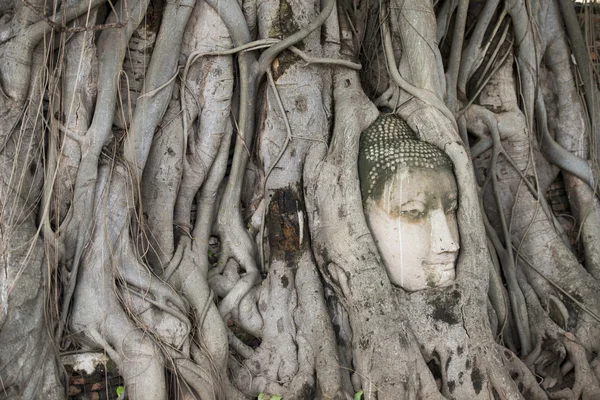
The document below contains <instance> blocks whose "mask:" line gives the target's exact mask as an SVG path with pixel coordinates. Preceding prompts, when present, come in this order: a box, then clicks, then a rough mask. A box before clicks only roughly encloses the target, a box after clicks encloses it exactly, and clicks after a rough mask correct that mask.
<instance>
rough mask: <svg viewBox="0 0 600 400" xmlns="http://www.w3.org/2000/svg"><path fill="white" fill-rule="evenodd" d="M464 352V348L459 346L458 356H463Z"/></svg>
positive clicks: (457, 349)
mask: <svg viewBox="0 0 600 400" xmlns="http://www.w3.org/2000/svg"><path fill="white" fill-rule="evenodd" d="M463 352H464V347H462V346H458V347H457V348H456V354H458V355H459V356H462V354H463Z"/></svg>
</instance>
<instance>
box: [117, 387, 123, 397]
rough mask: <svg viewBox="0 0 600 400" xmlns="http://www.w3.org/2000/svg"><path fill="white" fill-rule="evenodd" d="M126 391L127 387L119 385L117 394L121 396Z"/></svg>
mask: <svg viewBox="0 0 600 400" xmlns="http://www.w3.org/2000/svg"><path fill="white" fill-rule="evenodd" d="M123 392H125V388H124V387H123V386H117V396H120V395H122V394H123Z"/></svg>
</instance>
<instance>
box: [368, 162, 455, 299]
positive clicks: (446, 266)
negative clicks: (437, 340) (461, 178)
mask: <svg viewBox="0 0 600 400" xmlns="http://www.w3.org/2000/svg"><path fill="white" fill-rule="evenodd" d="M364 206H365V216H366V217H367V223H368V225H369V228H370V230H371V232H372V234H373V236H374V238H375V241H376V243H377V247H378V249H379V253H380V255H381V257H382V259H383V263H384V265H385V268H386V269H387V273H388V276H389V278H390V281H391V282H392V283H393V284H394V285H396V286H399V287H402V288H403V289H405V290H407V291H416V290H421V289H426V288H430V287H437V286H445V285H448V284H450V283H452V282H453V281H454V278H455V264H456V258H457V256H458V249H459V235H458V225H457V222H456V208H457V187H456V180H455V178H454V175H453V174H452V172H451V171H450V170H448V169H445V168H435V169H427V168H418V167H404V168H401V169H399V170H398V172H397V173H395V174H394V176H392V177H390V178H389V179H387V181H386V182H385V184H384V185H383V190H382V193H381V196H380V197H379V198H378V199H376V198H374V197H368V198H367V199H366V200H365V203H364Z"/></svg>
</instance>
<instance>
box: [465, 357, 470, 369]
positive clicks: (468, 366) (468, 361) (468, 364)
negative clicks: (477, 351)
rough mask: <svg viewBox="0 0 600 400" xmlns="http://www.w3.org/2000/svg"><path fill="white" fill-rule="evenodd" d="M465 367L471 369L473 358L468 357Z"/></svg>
mask: <svg viewBox="0 0 600 400" xmlns="http://www.w3.org/2000/svg"><path fill="white" fill-rule="evenodd" d="M465 368H466V369H470V368H471V360H469V359H467V361H465Z"/></svg>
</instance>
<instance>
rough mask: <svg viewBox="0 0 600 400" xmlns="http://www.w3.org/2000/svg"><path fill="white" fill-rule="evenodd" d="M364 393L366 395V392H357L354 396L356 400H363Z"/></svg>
mask: <svg viewBox="0 0 600 400" xmlns="http://www.w3.org/2000/svg"><path fill="white" fill-rule="evenodd" d="M363 393H364V391H362V390H361V391H360V392H356V393H355V394H354V400H361V399H362V398H363Z"/></svg>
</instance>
